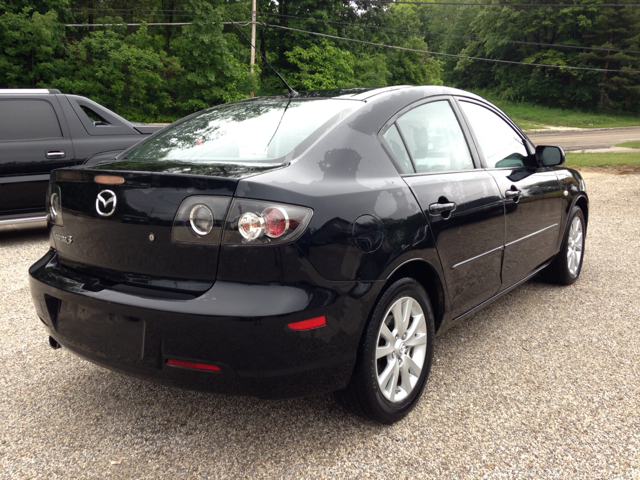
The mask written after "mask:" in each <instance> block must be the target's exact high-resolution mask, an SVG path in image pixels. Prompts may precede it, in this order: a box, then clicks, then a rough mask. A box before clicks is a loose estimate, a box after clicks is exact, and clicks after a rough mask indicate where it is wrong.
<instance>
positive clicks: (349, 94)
mask: <svg viewBox="0 0 640 480" xmlns="http://www.w3.org/2000/svg"><path fill="white" fill-rule="evenodd" d="M408 90H422V92H423V95H424V96H425V97H430V96H434V95H461V96H465V97H471V98H475V99H477V100H482V97H479V96H478V95H476V94H474V93H471V92H467V91H465V90H459V89H457V88H452V87H444V86H441V85H418V86H413V85H393V86H390V87H360V88H358V87H356V88H338V89H330V90H309V91H305V92H299V93H298V95H297V96H296V97H295V99H312V98H315V99H320V98H322V99H346V100H360V101H367V100H369V99H372V98H373V97H378V96H382V95H386V94H391V93H393V92H398V91H408ZM275 98H282V99H288V98H289V96H288V95H273V96H264V97H255V98H249V99H244V100H240V101H241V102H247V101H248V102H255V101H260V100H266V99H275Z"/></svg>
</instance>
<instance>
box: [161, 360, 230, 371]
mask: <svg viewBox="0 0 640 480" xmlns="http://www.w3.org/2000/svg"><path fill="white" fill-rule="evenodd" d="M167 365H171V366H172V367H184V368H193V369H194V370H208V371H210V372H219V371H220V367H218V366H217V365H210V364H208V363H196V362H185V361H184V360H174V359H173V358H170V359H169V360H167Z"/></svg>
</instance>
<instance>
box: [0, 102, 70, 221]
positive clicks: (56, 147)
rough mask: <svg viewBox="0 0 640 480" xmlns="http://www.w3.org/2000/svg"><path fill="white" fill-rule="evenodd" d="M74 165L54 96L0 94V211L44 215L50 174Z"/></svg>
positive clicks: (66, 129)
mask: <svg viewBox="0 0 640 480" xmlns="http://www.w3.org/2000/svg"><path fill="white" fill-rule="evenodd" d="M74 164H75V155H74V150H73V144H72V142H71V138H70V136H69V130H68V128H67V124H66V122H65V120H64V116H63V115H62V111H61V110H60V106H59V104H58V101H57V99H56V98H55V96H53V95H42V96H40V97H35V96H32V97H30V98H24V97H22V98H6V97H4V98H0V215H11V214H16V215H20V214H29V213H34V212H43V214H44V210H45V196H46V191H47V186H48V183H49V173H50V172H51V170H53V169H54V168H61V167H67V166H70V165H74Z"/></svg>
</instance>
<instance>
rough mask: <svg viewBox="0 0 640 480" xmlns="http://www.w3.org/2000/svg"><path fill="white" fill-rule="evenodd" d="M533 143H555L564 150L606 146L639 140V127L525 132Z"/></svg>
mask: <svg viewBox="0 0 640 480" xmlns="http://www.w3.org/2000/svg"><path fill="white" fill-rule="evenodd" d="M527 136H528V137H529V139H530V140H531V141H532V142H533V143H534V144H535V145H557V146H560V147H562V148H563V149H564V150H566V151H571V150H584V149H591V148H608V147H613V146H614V145H616V144H618V143H624V142H631V141H634V140H635V141H638V140H640V127H620V128H609V129H599V128H598V129H593V130H580V131H565V132H532V133H527Z"/></svg>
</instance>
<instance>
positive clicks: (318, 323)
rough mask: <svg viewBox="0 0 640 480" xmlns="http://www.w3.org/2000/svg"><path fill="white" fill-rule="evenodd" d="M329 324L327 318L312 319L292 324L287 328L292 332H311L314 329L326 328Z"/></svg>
mask: <svg viewBox="0 0 640 480" xmlns="http://www.w3.org/2000/svg"><path fill="white" fill-rule="evenodd" d="M326 324H327V317H325V316H324V315H323V316H321V317H315V318H310V319H309V320H301V321H299V322H291V323H289V324H288V325H287V326H288V327H289V328H290V329H291V330H311V329H312V328H318V327H324V326H325V325H326Z"/></svg>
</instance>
